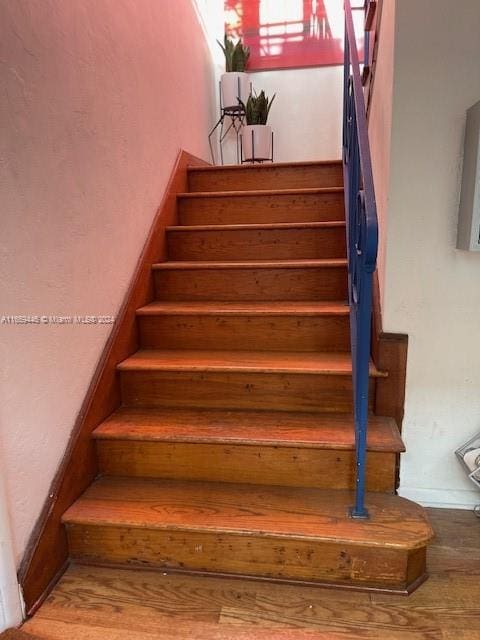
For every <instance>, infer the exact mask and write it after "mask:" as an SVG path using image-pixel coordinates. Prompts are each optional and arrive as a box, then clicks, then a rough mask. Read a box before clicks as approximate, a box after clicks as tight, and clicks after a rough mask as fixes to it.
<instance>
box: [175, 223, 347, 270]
mask: <svg viewBox="0 0 480 640" xmlns="http://www.w3.org/2000/svg"><path fill="white" fill-rule="evenodd" d="M251 226H253V225H251ZM245 227H246V225H245V226H243V227H242V226H241V225H226V226H225V225H224V226H222V225H220V226H216V227H210V228H209V227H208V226H207V227H205V226H204V227H171V228H170V229H168V231H167V237H168V256H169V259H170V260H190V261H194V260H257V259H258V257H259V256H262V259H263V260H295V259H309V258H310V259H318V258H345V252H346V246H345V225H344V223H328V224H322V223H319V224H311V225H300V224H299V225H297V226H293V225H278V226H273V225H270V226H266V227H264V228H260V226H259V225H258V226H256V228H245Z"/></svg>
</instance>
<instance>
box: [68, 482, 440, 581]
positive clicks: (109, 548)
mask: <svg viewBox="0 0 480 640" xmlns="http://www.w3.org/2000/svg"><path fill="white" fill-rule="evenodd" d="M352 500H353V496H352V494H351V493H350V492H347V491H345V492H344V491H335V490H333V491H327V490H320V489H305V488H293V487H272V486H263V485H260V486H255V485H241V484H239V485H235V484H227V483H201V482H188V481H171V480H154V479H138V478H108V477H105V478H100V479H99V480H97V481H96V482H94V483H93V485H91V486H90V487H89V488H88V489H87V491H86V492H85V493H84V495H83V496H82V497H81V498H80V499H79V500H77V502H76V503H74V505H73V506H72V507H70V508H69V509H68V511H67V512H66V513H65V515H64V516H63V521H64V523H65V524H66V525H67V533H68V539H69V545H70V551H71V555H72V557H73V558H74V559H75V560H77V561H79V562H90V563H96V564H98V563H99V564H102V563H104V564H117V565H118V564H123V565H128V566H143V567H151V568H158V569H167V568H169V569H182V570H188V571H200V572H214V573H228V574H234V575H235V574H236V575H245V576H252V577H262V578H270V579H280V580H282V579H283V580H299V581H309V582H317V583H329V584H335V585H339V586H342V585H343V586H357V587H362V588H384V589H385V588H386V589H389V590H392V591H400V592H405V591H407V590H408V589H409V588H411V587H412V586H414V585H415V583H417V582H418V581H419V580H421V579H423V578H424V576H425V546H426V544H427V543H428V542H429V540H430V539H431V538H432V530H431V527H430V525H429V524H428V522H427V520H426V517H425V515H424V512H423V510H422V509H421V508H420V507H419V506H418V505H415V504H413V503H411V502H409V501H408V500H405V499H403V498H399V497H398V496H390V495H384V494H378V493H372V494H368V495H367V504H368V506H369V509H370V519H369V520H368V521H363V520H354V519H350V518H349V517H348V516H347V511H348V507H349V506H350V505H351V504H352Z"/></svg>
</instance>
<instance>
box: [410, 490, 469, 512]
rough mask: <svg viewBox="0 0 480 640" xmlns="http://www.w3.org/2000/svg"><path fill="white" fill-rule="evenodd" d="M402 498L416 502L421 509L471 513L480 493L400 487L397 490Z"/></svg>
mask: <svg viewBox="0 0 480 640" xmlns="http://www.w3.org/2000/svg"><path fill="white" fill-rule="evenodd" d="M398 494H399V495H400V496H402V498H408V500H412V501H413V502H418V504H421V505H422V506H423V507H436V508H438V509H466V510H469V511H471V510H472V509H473V507H475V506H476V505H478V504H480V492H479V491H475V489H472V490H469V489H423V488H415V487H402V486H400V488H399V489H398Z"/></svg>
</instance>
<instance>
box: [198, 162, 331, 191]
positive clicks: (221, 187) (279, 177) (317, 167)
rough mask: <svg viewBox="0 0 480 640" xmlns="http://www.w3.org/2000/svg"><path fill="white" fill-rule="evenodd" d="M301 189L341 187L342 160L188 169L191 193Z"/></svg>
mask: <svg viewBox="0 0 480 640" xmlns="http://www.w3.org/2000/svg"><path fill="white" fill-rule="evenodd" d="M259 185H261V187H262V189H299V188H308V187H310V188H311V187H317V188H318V187H341V186H342V185H343V168H342V163H341V160H325V161H319V162H278V163H273V164H270V163H268V164H267V163H264V164H262V165H256V166H251V165H250V166H249V165H226V166H223V167H219V166H207V165H206V166H204V167H192V168H190V169H189V170H188V186H189V190H190V191H229V190H233V191H235V190H239V189H245V190H247V189H256V188H258V186H259Z"/></svg>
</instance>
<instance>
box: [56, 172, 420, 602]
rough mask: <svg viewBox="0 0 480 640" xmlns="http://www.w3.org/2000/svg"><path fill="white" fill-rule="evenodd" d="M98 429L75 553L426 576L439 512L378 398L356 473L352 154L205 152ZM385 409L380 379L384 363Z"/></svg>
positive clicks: (356, 575)
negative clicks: (245, 156)
mask: <svg viewBox="0 0 480 640" xmlns="http://www.w3.org/2000/svg"><path fill="white" fill-rule="evenodd" d="M189 188H190V191H189V192H188V193H184V194H181V195H180V196H179V197H178V220H177V224H176V225H174V226H170V227H168V228H167V238H166V242H167V251H168V257H169V260H168V261H166V262H161V263H158V264H153V265H152V275H153V280H154V287H155V301H153V302H151V303H150V304H147V305H146V306H143V307H142V308H140V309H138V311H137V328H138V336H139V344H140V350H139V351H138V352H137V353H135V354H133V355H132V356H131V357H129V358H127V359H126V360H124V361H123V362H121V363H120V364H119V365H118V376H119V377H120V382H121V393H122V403H123V404H122V406H121V407H120V408H119V409H118V410H117V411H115V412H114V413H113V414H112V415H111V416H110V417H109V418H108V419H107V420H105V421H104V422H103V423H102V424H100V426H99V427H98V428H97V429H96V430H95V432H94V434H93V437H94V439H95V444H96V450H97V456H98V463H99V468H100V471H101V475H100V477H99V478H98V479H97V480H96V481H95V482H94V483H93V484H92V485H91V486H90V487H89V488H88V489H87V491H86V492H85V493H84V494H83V496H81V497H80V498H79V499H78V500H77V501H76V502H75V503H74V504H73V505H72V506H71V507H70V508H69V509H68V510H67V512H66V513H65V515H64V517H63V522H64V523H65V526H66V527H67V532H68V541H69V546H70V555H71V558H73V559H74V560H75V561H76V562H80V563H91V564H102V565H120V566H129V567H142V568H146V567H148V568H152V569H159V570H162V571H164V570H175V571H188V572H202V573H203V572H205V573H210V572H212V573H216V574H233V575H238V576H248V577H253V578H259V579H274V580H283V581H302V582H308V583H315V584H328V585H335V586H344V587H350V588H352V587H353V588H365V589H381V590H389V591H393V592H409V591H410V590H412V589H413V588H415V587H416V586H418V584H420V582H421V581H422V580H423V579H424V578H425V575H426V573H425V551H426V546H427V543H428V542H429V540H430V539H431V537H432V531H431V528H430V525H429V524H428V522H427V520H426V518H425V515H424V513H423V510H422V509H421V508H420V507H419V506H418V505H415V504H413V503H411V502H409V501H407V500H404V499H402V498H400V497H398V496H396V495H395V493H394V492H395V484H396V468H397V459H398V455H399V453H400V452H401V451H403V450H404V449H403V444H402V440H401V437H400V434H399V430H398V426H397V424H396V422H395V420H394V419H393V418H390V417H382V416H376V415H373V413H372V415H371V418H370V425H369V438H368V474H367V488H368V491H369V494H368V499H367V503H368V506H369V510H370V513H371V518H370V519H369V520H353V519H350V518H349V517H348V515H347V512H348V508H349V506H350V505H351V504H352V501H353V496H352V489H353V488H354V485H355V451H354V430H353V420H352V416H351V411H352V382H351V358H350V352H349V309H348V306H347V304H346V299H347V269H346V259H345V251H346V250H345V221H344V204H343V186H342V167H341V164H340V163H339V162H324V163H322V162H318V163H301V164H297V165H295V164H277V165H263V166H255V167H250V166H244V167H209V166H206V167H201V168H199V167H196V168H191V169H190V170H189ZM370 376H371V378H370V398H371V409H372V412H373V409H374V398H375V389H376V384H377V380H379V379H382V378H384V377H385V376H388V371H378V370H377V368H376V367H375V366H374V365H373V363H372V365H371V368H370Z"/></svg>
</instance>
